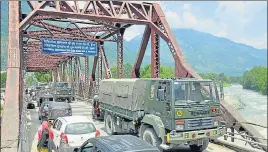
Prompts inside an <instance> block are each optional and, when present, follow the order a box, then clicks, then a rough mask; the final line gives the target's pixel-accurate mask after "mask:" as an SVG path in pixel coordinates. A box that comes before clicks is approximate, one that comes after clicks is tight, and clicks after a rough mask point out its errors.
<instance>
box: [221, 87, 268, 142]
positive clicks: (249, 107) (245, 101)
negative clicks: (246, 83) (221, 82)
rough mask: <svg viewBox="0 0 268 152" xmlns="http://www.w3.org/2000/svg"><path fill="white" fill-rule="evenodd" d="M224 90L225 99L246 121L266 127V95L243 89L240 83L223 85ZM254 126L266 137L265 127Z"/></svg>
mask: <svg viewBox="0 0 268 152" xmlns="http://www.w3.org/2000/svg"><path fill="white" fill-rule="evenodd" d="M224 92H225V96H226V98H225V99H226V101H227V102H228V103H230V104H231V105H232V106H233V107H234V108H235V109H236V110H238V111H239V113H240V114H241V115H242V116H243V117H244V118H245V119H246V121H247V122H250V123H255V124H259V125H262V126H266V127H267V96H265V95H262V94H260V93H258V92H255V91H251V90H247V89H243V87H242V86H241V85H232V86H230V87H225V88H224ZM254 128H256V130H258V131H259V132H260V133H261V134H262V135H263V136H264V138H267V128H263V127H257V126H254Z"/></svg>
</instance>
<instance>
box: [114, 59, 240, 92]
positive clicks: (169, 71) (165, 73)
mask: <svg viewBox="0 0 268 152" xmlns="http://www.w3.org/2000/svg"><path fill="white" fill-rule="evenodd" d="M111 71H112V74H113V77H114V78H117V67H116V66H114V67H112V68H111ZM131 72H132V65H131V64H125V65H124V77H125V78H131ZM199 75H200V76H201V77H202V78H203V79H214V80H215V82H216V83H217V84H219V83H220V80H222V82H223V86H224V87H228V86H231V85H232V84H239V83H240V81H241V77H239V76H227V75H225V74H224V73H220V74H217V73H199ZM174 76H175V73H174V69H173V68H171V67H168V66H165V65H162V66H160V77H161V78H173V77H174ZM140 77H141V78H150V77H151V65H146V66H145V67H143V68H141V69H140Z"/></svg>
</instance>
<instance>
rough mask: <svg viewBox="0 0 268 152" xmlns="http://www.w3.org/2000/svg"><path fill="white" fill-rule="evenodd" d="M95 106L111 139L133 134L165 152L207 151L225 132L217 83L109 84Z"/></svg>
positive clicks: (139, 81) (124, 81)
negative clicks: (179, 151)
mask: <svg viewBox="0 0 268 152" xmlns="http://www.w3.org/2000/svg"><path fill="white" fill-rule="evenodd" d="M96 101H98V104H94V105H97V107H94V108H95V109H100V115H99V117H101V118H103V120H104V121H105V128H106V131H107V133H108V134H110V135H111V134H115V133H134V134H137V135H139V136H140V137H141V138H142V139H143V140H145V141H146V142H148V143H150V144H152V145H154V146H157V147H158V148H160V149H165V150H167V149H171V148H173V147H176V146H178V145H189V146H190V148H191V149H192V150H193V151H203V150H205V149H206V148H207V146H208V143H209V139H215V138H218V137H219V136H222V135H223V134H224V133H225V131H226V128H225V126H224V125H223V124H222V123H221V121H220V119H221V118H220V99H219V94H218V91H217V87H216V84H215V82H214V81H213V80H202V79H192V78H191V79H160V78H150V79H106V80H102V81H101V83H100V86H99V95H98V97H95V102H96Z"/></svg>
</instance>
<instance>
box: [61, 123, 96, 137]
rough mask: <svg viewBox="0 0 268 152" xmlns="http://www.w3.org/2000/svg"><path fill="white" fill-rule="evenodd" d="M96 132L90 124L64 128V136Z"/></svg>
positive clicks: (74, 124)
mask: <svg viewBox="0 0 268 152" xmlns="http://www.w3.org/2000/svg"><path fill="white" fill-rule="evenodd" d="M95 131H96V128H95V126H94V125H93V124H92V123H90V122H84V123H73V124H69V125H67V126H66V129H65V133H66V134H75V135H78V134H90V133H93V132H95Z"/></svg>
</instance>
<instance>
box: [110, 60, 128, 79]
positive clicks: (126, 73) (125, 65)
mask: <svg viewBox="0 0 268 152" xmlns="http://www.w3.org/2000/svg"><path fill="white" fill-rule="evenodd" d="M123 69H124V75H123V78H131V70H132V65H131V64H129V63H127V64H124V66H123ZM111 71H112V75H113V78H118V77H117V66H114V67H112V68H111Z"/></svg>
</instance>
